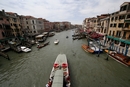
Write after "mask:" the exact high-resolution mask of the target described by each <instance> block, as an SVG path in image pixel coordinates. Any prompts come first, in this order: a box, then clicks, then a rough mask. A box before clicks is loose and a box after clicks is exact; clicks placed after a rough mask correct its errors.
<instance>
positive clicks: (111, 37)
mask: <svg viewBox="0 0 130 87" xmlns="http://www.w3.org/2000/svg"><path fill="white" fill-rule="evenodd" d="M107 38H110V39H113V40H117V41H120V42H123V43H125V44H129V45H130V41H129V40H125V39H120V38H116V37H113V36H107Z"/></svg>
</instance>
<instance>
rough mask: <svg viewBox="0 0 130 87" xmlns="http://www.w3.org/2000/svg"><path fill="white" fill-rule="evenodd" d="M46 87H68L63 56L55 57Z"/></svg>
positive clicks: (68, 79)
mask: <svg viewBox="0 0 130 87" xmlns="http://www.w3.org/2000/svg"><path fill="white" fill-rule="evenodd" d="M46 87H70V75H69V68H68V63H67V58H66V55H65V54H59V55H58V56H57V58H56V60H55V62H54V65H53V68H52V71H51V74H50V77H49V81H48V83H47V84H46Z"/></svg>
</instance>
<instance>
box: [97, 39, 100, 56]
mask: <svg viewBox="0 0 130 87" xmlns="http://www.w3.org/2000/svg"><path fill="white" fill-rule="evenodd" d="M98 41H99V43H98V45H99V51H98V55H97V57H99V55H100V49H101V43H100V39H98Z"/></svg>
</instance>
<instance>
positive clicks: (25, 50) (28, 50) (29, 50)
mask: <svg viewBox="0 0 130 87" xmlns="http://www.w3.org/2000/svg"><path fill="white" fill-rule="evenodd" d="M21 50H22V51H23V52H26V53H27V52H31V49H30V48H27V47H25V46H21Z"/></svg>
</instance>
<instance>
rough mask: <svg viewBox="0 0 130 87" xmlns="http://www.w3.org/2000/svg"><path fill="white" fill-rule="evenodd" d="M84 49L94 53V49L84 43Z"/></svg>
mask: <svg viewBox="0 0 130 87" xmlns="http://www.w3.org/2000/svg"><path fill="white" fill-rule="evenodd" d="M82 49H83V50H84V51H85V52H89V53H94V50H92V49H90V48H89V46H87V45H85V44H83V45H82Z"/></svg>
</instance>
